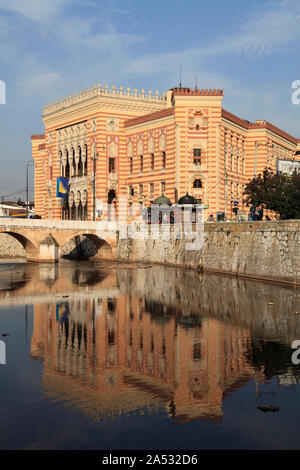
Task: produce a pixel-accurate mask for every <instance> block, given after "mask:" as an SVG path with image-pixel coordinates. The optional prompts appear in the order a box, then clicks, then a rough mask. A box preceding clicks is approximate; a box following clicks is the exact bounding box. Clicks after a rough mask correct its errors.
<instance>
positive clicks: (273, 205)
mask: <svg viewBox="0 0 300 470" xmlns="http://www.w3.org/2000/svg"><path fill="white" fill-rule="evenodd" d="M243 194H244V195H245V196H246V199H245V202H246V203H248V204H250V205H253V206H255V207H258V206H263V207H264V208H265V209H268V210H271V211H274V212H277V213H278V214H279V216H280V218H281V219H298V218H300V175H299V173H297V172H296V171H295V172H294V173H293V174H292V175H287V174H282V173H273V172H272V170H271V169H270V168H266V169H265V170H264V171H263V173H262V174H259V175H258V176H257V177H255V178H253V179H252V180H251V181H250V182H249V183H248V184H247V185H246V186H245V189H244V193H243Z"/></svg>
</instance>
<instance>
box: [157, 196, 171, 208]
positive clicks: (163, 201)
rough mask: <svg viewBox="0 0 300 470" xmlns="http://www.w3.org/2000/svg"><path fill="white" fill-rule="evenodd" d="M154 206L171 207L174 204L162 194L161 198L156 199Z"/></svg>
mask: <svg viewBox="0 0 300 470" xmlns="http://www.w3.org/2000/svg"><path fill="white" fill-rule="evenodd" d="M153 204H157V205H158V206H163V205H165V206H166V205H167V206H171V205H172V202H171V201H170V199H168V198H167V197H166V196H164V195H163V194H162V195H161V196H159V197H157V198H156V199H154V201H153Z"/></svg>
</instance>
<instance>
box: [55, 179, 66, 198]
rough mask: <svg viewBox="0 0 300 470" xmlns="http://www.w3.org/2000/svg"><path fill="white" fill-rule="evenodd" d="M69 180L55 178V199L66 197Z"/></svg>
mask: <svg viewBox="0 0 300 470" xmlns="http://www.w3.org/2000/svg"><path fill="white" fill-rule="evenodd" d="M68 185H69V178H63V177H62V176H61V177H60V178H57V180H56V197H66V195H67V192H68Z"/></svg>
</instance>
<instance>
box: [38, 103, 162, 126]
mask: <svg viewBox="0 0 300 470" xmlns="http://www.w3.org/2000/svg"><path fill="white" fill-rule="evenodd" d="M164 108H166V101H157V102H156V101H153V102H149V101H142V100H140V101H134V100H131V99H124V98H122V99H121V98H119V97H114V98H113V99H112V98H111V97H109V96H103V97H101V98H99V97H97V96H94V97H91V98H89V99H87V100H86V101H85V102H82V103H73V104H70V106H67V107H64V108H62V109H58V110H56V111H55V110H54V111H52V112H50V113H48V114H46V115H44V116H43V121H44V124H45V125H46V126H47V127H48V126H55V127H58V126H59V125H60V124H61V123H64V122H71V121H73V120H74V124H75V123H76V120H78V119H79V116H80V117H82V118H84V117H85V116H87V115H88V114H96V113H99V112H105V113H108V114H118V113H129V114H131V113H132V114H134V115H135V116H134V117H136V115H145V114H147V113H149V112H155V111H158V110H159V111H160V110H161V109H164ZM70 125H72V124H70Z"/></svg>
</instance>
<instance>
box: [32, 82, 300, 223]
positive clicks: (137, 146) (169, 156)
mask: <svg viewBox="0 0 300 470" xmlns="http://www.w3.org/2000/svg"><path fill="white" fill-rule="evenodd" d="M222 98H223V90H220V89H217V90H203V89H202V90H200V89H194V90H192V89H190V88H183V87H178V88H173V89H170V90H169V91H167V92H166V93H163V94H162V95H161V96H160V95H159V93H158V92H156V93H155V94H154V95H153V94H152V92H151V91H149V92H148V93H147V94H146V93H145V91H144V90H142V91H141V92H140V93H138V92H137V89H134V90H133V91H132V90H130V88H127V89H126V90H124V89H123V88H122V87H120V89H119V90H117V89H116V87H112V89H109V87H108V86H107V85H105V87H102V86H101V85H100V84H99V85H97V86H95V87H94V88H93V87H91V88H89V89H86V90H84V91H81V92H80V93H76V94H73V95H72V96H69V97H65V98H63V99H61V100H58V101H57V102H55V103H52V104H50V105H47V106H44V108H43V123H44V126H45V134H43V135H32V136H31V142H32V155H33V159H34V162H35V207H36V213H37V214H39V215H41V216H42V218H50V219H51V218H52V219H62V218H63V219H72V220H76V219H78V220H79V219H80V220H85V219H86V220H93V218H94V217H95V218H96V219H100V218H103V217H105V216H106V215H107V209H106V207H107V206H106V205H107V203H109V204H111V203H112V204H114V207H115V208H116V212H117V213H118V211H119V200H120V196H123V197H124V196H126V197H127V202H128V205H132V204H143V205H146V206H148V207H149V206H150V205H151V204H152V203H153V201H154V200H155V198H156V197H158V196H160V195H161V194H164V195H165V196H166V197H167V198H169V199H170V201H171V202H172V204H175V203H176V202H177V201H178V199H179V198H180V197H181V196H184V195H185V194H186V193H189V194H190V195H192V196H193V197H194V198H195V199H196V201H197V203H199V204H203V205H204V207H205V209H206V210H205V218H206V219H207V218H208V216H209V215H211V214H212V215H213V216H214V217H216V214H217V213H219V212H224V213H225V217H226V218H227V219H230V218H232V207H233V204H234V203H235V205H237V206H238V208H239V209H245V210H247V208H246V207H245V206H244V203H243V197H242V194H243V190H244V186H245V184H246V183H247V182H248V181H249V180H250V179H252V178H253V177H254V176H255V175H258V174H259V173H261V172H262V171H263V170H264V169H265V168H266V167H270V168H272V169H274V170H275V169H276V164H277V161H278V160H289V161H294V160H295V159H296V160H300V155H299V154H300V139H297V138H295V137H293V136H291V135H289V134H288V133H286V132H284V131H283V130H281V129H279V128H277V127H275V126H274V125H272V124H270V123H269V122H267V121H262V120H260V121H255V122H253V123H252V122H249V121H246V120H245V119H241V118H239V117H237V116H235V115H234V114H232V113H230V112H228V111H226V110H225V109H223V107H222ZM59 177H66V178H69V187H68V197H67V198H63V199H62V198H58V197H56V180H57V178H59ZM99 207H100V209H101V211H98V210H96V211H95V208H96V209H99Z"/></svg>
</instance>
